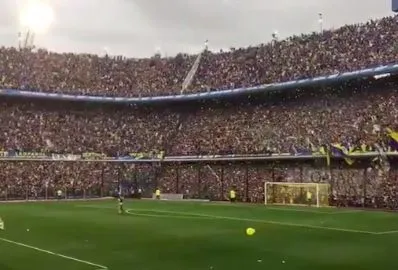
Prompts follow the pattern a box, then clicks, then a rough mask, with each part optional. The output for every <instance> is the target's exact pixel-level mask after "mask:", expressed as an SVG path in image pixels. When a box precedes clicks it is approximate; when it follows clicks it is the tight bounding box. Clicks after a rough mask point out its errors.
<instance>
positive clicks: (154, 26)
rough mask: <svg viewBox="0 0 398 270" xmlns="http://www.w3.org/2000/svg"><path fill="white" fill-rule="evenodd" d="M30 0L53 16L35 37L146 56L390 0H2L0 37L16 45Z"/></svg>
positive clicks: (364, 10) (299, 24) (246, 42)
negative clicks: (47, 8) (41, 4)
mask: <svg viewBox="0 0 398 270" xmlns="http://www.w3.org/2000/svg"><path fill="white" fill-rule="evenodd" d="M29 1H44V2H47V3H48V4H49V5H51V6H52V8H53V11H54V20H53V22H52V24H51V26H50V28H49V29H48V30H47V32H46V33H40V34H36V36H35V45H36V46H37V47H43V48H47V49H48V50H51V51H58V52H88V53H95V54H100V55H101V54H104V53H105V52H107V53H109V54H111V55H125V56H128V57H150V56H152V55H154V54H155V53H156V52H160V53H161V54H162V55H163V56H173V55H175V54H177V53H179V52H184V53H198V52H199V51H200V50H201V49H202V48H203V46H204V42H205V40H209V43H208V46H209V49H211V50H212V51H218V50H220V49H224V50H225V49H228V48H230V47H235V48H238V47H247V46H250V45H256V44H260V43H265V42H267V41H270V40H271V38H272V36H271V35H272V33H273V32H274V31H278V34H279V36H280V38H283V37H287V36H290V35H292V34H300V33H309V32H313V31H319V29H320V25H319V22H318V20H319V15H318V14H319V13H322V14H323V28H324V29H329V28H338V27H339V26H341V25H344V24H349V23H358V22H365V21H367V20H369V19H372V18H381V17H384V16H389V15H392V14H393V13H392V11H391V0H277V1H275V0H273V1H271V0H1V1H0V44H1V45H3V46H17V44H18V37H17V33H18V32H19V31H21V30H24V29H22V28H21V25H20V14H21V11H22V10H23V8H24V7H25V6H26V4H27V2H29Z"/></svg>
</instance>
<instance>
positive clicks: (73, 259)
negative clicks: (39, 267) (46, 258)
mask: <svg viewBox="0 0 398 270" xmlns="http://www.w3.org/2000/svg"><path fill="white" fill-rule="evenodd" d="M0 241H3V242H7V243H10V244H14V245H17V246H21V247H25V248H30V249H33V250H36V251H39V252H42V253H47V254H50V255H53V256H57V257H61V258H64V259H67V260H71V261H75V262H79V263H83V264H87V265H91V266H95V267H98V269H96V270H106V269H108V267H106V266H103V265H100V264H96V263H92V262H89V261H84V260H80V259H77V258H74V257H70V256H66V255H62V254H59V253H55V252H52V251H49V250H45V249H41V248H38V247H34V246H30V245H26V244H23V243H20V242H16V241H12V240H9V239H5V238H1V237H0Z"/></svg>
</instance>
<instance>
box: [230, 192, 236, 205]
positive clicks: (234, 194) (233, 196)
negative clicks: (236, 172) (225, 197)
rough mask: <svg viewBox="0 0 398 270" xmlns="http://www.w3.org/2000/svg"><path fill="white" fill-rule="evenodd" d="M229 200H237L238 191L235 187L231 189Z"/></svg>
mask: <svg viewBox="0 0 398 270" xmlns="http://www.w3.org/2000/svg"><path fill="white" fill-rule="evenodd" d="M229 200H230V201H231V203H234V202H236V192H235V189H231V191H230V192H229Z"/></svg>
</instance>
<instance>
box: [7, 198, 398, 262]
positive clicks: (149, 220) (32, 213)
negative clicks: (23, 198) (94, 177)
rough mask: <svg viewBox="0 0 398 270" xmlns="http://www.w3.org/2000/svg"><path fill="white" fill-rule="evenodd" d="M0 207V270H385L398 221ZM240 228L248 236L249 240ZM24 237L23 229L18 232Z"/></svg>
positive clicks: (103, 204)
mask: <svg viewBox="0 0 398 270" xmlns="http://www.w3.org/2000/svg"><path fill="white" fill-rule="evenodd" d="M125 208H126V209H128V213H126V214H125V215H118V214H117V202H116V201H114V200H107V201H89V202H46V203H15V204H13V203H9V204H0V216H1V217H2V218H3V220H4V221H5V224H6V230H5V231H0V269H1V270H26V269H29V270H35V269H37V270H47V269H57V270H99V269H109V270H155V269H156V270H185V269H187V270H196V269H197V270H208V269H214V270H218V269H220V270H221V269H225V270H233V269H239V270H240V269H246V270H256V269H272V270H279V269H286V270H287V269H294V270H300V269H305V270H308V269H322V270H328V269H333V270H335V269H339V270H343V269H350V270H352V269H361V270H363V269H369V270H370V269H371V270H374V269H394V268H396V265H397V264H398V256H397V250H398V214H396V213H385V212H368V211H360V210H356V211H355V210H348V209H341V210H339V209H332V208H321V209H316V208H306V207H301V208H289V207H265V206H263V205H256V206H254V205H243V204H237V205H230V204H222V203H219V204H216V203H190V202H165V201H127V202H126V203H125ZM247 227H253V228H255V229H256V234H255V235H254V236H253V237H248V236H246V234H245V229H246V228H247ZM28 230H29V231H28Z"/></svg>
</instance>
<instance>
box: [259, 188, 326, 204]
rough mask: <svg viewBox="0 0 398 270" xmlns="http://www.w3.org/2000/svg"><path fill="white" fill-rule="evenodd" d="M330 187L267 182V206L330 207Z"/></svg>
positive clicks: (265, 201)
mask: <svg viewBox="0 0 398 270" xmlns="http://www.w3.org/2000/svg"><path fill="white" fill-rule="evenodd" d="M329 192H330V185H329V184H325V183H289V182H265V184H264V203H265V204H266V205H269V204H275V205H307V206H308V205H310V206H316V207H325V206H329Z"/></svg>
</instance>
